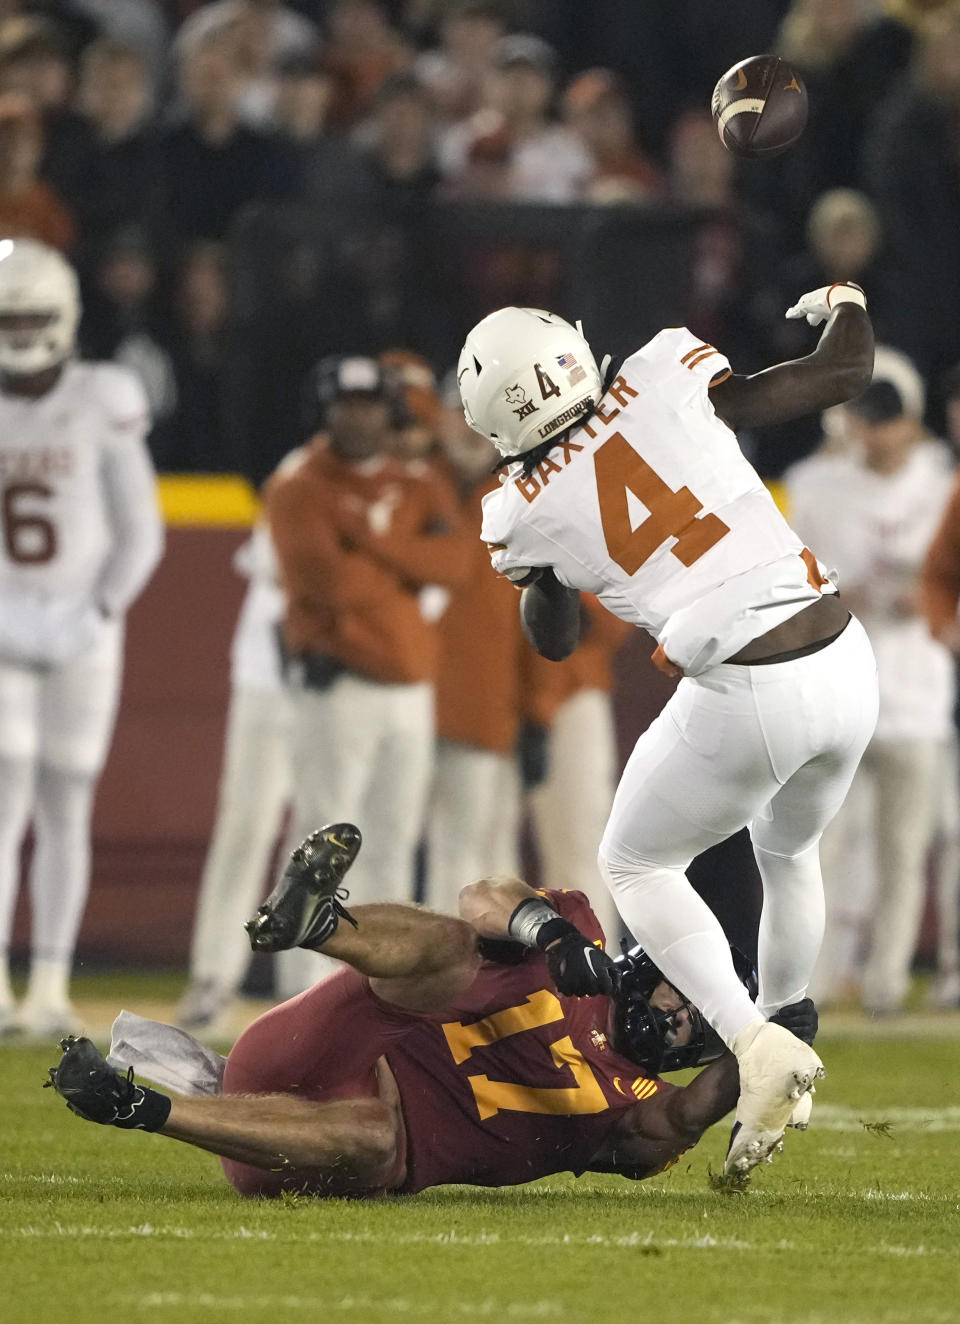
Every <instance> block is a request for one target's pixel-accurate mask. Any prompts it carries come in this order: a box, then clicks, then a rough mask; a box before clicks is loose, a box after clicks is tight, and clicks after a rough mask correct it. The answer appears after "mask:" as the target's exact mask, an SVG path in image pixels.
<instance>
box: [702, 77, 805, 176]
mask: <svg viewBox="0 0 960 1324" xmlns="http://www.w3.org/2000/svg"><path fill="white" fill-rule="evenodd" d="M710 109H711V110H712V111H713V119H714V123H715V124H716V126H717V132H718V133H719V134H720V141H721V142H722V143H723V145H724V147H726V148H727V150H728V151H730V152H733V154H734V156H745V157H760V158H762V157H770V156H779V154H780V153H781V152H785V151H786V150H787V148H788V147H792V146H793V144H794V143H795V142H796V141H797V139H798V138H799V137H800V135H801V134H802V133H803V130H804V128H805V127H806V123H807V89H806V88H805V87H804V85H803V79H802V78H801V77H800V75H799V74H798V73H797V72H796V70H794V69H792V68H791V67H790V65H789V64H787V62H786V61H785V60H781V59H780V57H779V55H752V56H751V57H750V58H749V59H748V60H741V61H740V63H739V64H735V65H734V66H733V68H732V69H728V70H727V72H726V73H725V74H724V75H723V77H722V78H721V79H720V81H719V82H718V83H717V85H716V87H715V88H714V89H713V100H712V102H711V105H710Z"/></svg>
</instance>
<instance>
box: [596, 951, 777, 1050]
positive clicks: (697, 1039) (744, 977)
mask: <svg viewBox="0 0 960 1324" xmlns="http://www.w3.org/2000/svg"><path fill="white" fill-rule="evenodd" d="M730 955H731V956H732V957H733V968H734V969H735V970H736V972H737V976H738V978H739V979H740V980H741V982H742V983H743V986H744V988H746V990H747V992H748V993H749V994H750V997H751V998H752V999H753V1001H754V1002H755V1001H756V999H757V991H758V984H757V974H756V971H755V970H754V968H753V966H752V965H751V964H750V962H749V961H748V960H747V958H746V957H745V956H744V954H743V952H741V951H739V950H738V949H737V948H736V947H734V946H733V945H732V944H731V947H730ZM615 965H616V966H617V969H618V970H619V972H620V984H619V989H618V991H617V993H616V994H615V995H614V998H613V1004H614V1018H613V1024H614V1040H615V1044H616V1047H617V1049H618V1051H619V1052H622V1053H624V1054H625V1055H626V1056H627V1057H629V1058H631V1059H632V1060H633V1061H634V1062H637V1063H638V1064H639V1065H640V1066H642V1067H645V1068H646V1069H647V1070H648V1071H652V1072H653V1073H654V1075H659V1074H660V1073H661V1072H663V1071H682V1070H683V1069H684V1068H685V1067H701V1066H706V1064H707V1063H708V1062H715V1061H716V1059H717V1058H718V1057H720V1056H721V1055H722V1054H723V1052H724V1051H725V1044H724V1042H723V1040H722V1039H721V1038H720V1036H719V1034H717V1032H716V1030H715V1029H714V1028H713V1027H712V1026H711V1025H710V1024H709V1023H708V1022H707V1021H706V1020H705V1019H704V1017H703V1015H702V1014H701V1012H700V1009H699V1007H695V1006H694V1005H693V1003H691V1002H689V1001H688V1000H687V998H686V996H685V995H684V994H683V993H681V992H680V990H679V989H678V988H676V985H674V984H670V981H669V979H667V978H666V976H665V975H664V974H663V972H662V971H661V970H660V968H659V967H658V966H656V965H655V964H654V962H653V961H652V960H651V959H650V957H649V956H648V955H647V953H646V952H645V951H644V950H643V948H642V947H632V948H630V950H629V951H625V952H624V953H623V955H622V956H618V957H617V958H616V961H615ZM661 983H666V984H670V987H671V988H673V989H674V990H675V992H676V993H677V995H678V997H680V998H681V999H682V1006H681V1007H677V1008H674V1010H672V1011H664V1010H663V1009H662V1008H660V1007H652V1006H651V1005H650V998H651V997H652V995H653V991H654V989H655V988H656V987H657V985H658V984H661ZM684 1010H685V1011H686V1012H687V1013H688V1015H689V1018H690V1027H691V1033H690V1038H689V1040H688V1041H687V1042H686V1043H684V1044H681V1043H678V1042H677V1034H678V1023H677V1016H678V1013H679V1012H680V1011H684Z"/></svg>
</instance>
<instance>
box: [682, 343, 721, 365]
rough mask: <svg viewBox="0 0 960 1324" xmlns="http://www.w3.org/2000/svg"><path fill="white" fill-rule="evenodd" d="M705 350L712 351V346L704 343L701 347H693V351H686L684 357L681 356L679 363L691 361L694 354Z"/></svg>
mask: <svg viewBox="0 0 960 1324" xmlns="http://www.w3.org/2000/svg"><path fill="white" fill-rule="evenodd" d="M705 349H713V346H712V345H708V344H707V342H706V341H704V342H703V344H702V345H694V347H693V349H688V350H687V352H686V354H684V356H683V358H682V359H681V360H680V362H681V363H686V361H687V359H692V358H693V356H694V354H699V353H701V351H702V350H705Z"/></svg>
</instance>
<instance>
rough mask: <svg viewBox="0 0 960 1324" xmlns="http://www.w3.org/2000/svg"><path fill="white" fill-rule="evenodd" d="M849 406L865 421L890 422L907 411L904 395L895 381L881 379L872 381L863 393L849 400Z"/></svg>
mask: <svg viewBox="0 0 960 1324" xmlns="http://www.w3.org/2000/svg"><path fill="white" fill-rule="evenodd" d="M847 408H848V409H849V410H850V412H851V414H855V415H856V416H857V418H862V419H863V421H864V423H890V422H892V421H893V419H895V418H902V417H903V415H904V414H905V413H906V410H905V409H904V405H903V396H902V395H901V394H900V392H899V391H898V390H897V388H896V387H895V386H894V384H893V382H891V381H887V380H886V379H883V378H882V379H881V380H880V381H876V382H871V383H870V385H869V386H868V387H867V389H866V390H865V391H864V392H863V394H862V395H858V396H857V397H856V399H855V400H849V401H848V402H847Z"/></svg>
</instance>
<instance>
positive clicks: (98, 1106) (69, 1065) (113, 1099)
mask: <svg viewBox="0 0 960 1324" xmlns="http://www.w3.org/2000/svg"><path fill="white" fill-rule="evenodd" d="M60 1047H61V1048H62V1049H63V1057H61V1059H60V1061H59V1063H58V1064H57V1066H55V1067H51V1068H50V1071H49V1073H48V1074H49V1076H50V1079H49V1080H46V1081H44V1088H47V1087H52V1088H53V1089H55V1090H56V1091H57V1093H58V1094H59V1095H60V1097H61V1098H62V1099H66V1101H67V1107H68V1108H69V1109H70V1111H71V1112H74V1113H76V1114H77V1116H78V1117H83V1118H85V1119H86V1120H87V1121H88V1122H99V1124H100V1125H101V1126H120V1127H125V1128H128V1129H135V1128H138V1127H140V1126H141V1125H142V1123H141V1122H140V1121H138V1118H137V1110H138V1109H139V1108H141V1107H142V1105H143V1102H144V1099H145V1097H146V1095H147V1094H152V1093H153V1091H152V1090H150V1091H145V1090H144V1089H143V1087H142V1086H140V1085H137V1084H136V1083H135V1081H134V1079H133V1067H130V1069H129V1070H128V1071H127V1073H126V1074H125V1075H124V1074H123V1073H122V1072H120V1071H115V1070H114V1069H113V1067H112V1066H111V1065H110V1063H109V1062H108V1061H107V1059H106V1058H105V1057H104V1056H103V1054H102V1053H101V1052H100V1050H99V1048H97V1047H96V1045H95V1044H93V1043H91V1042H90V1040H89V1039H78V1038H77V1036H76V1035H73V1034H71V1035H68V1036H67V1038H66V1039H61V1040H60Z"/></svg>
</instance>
